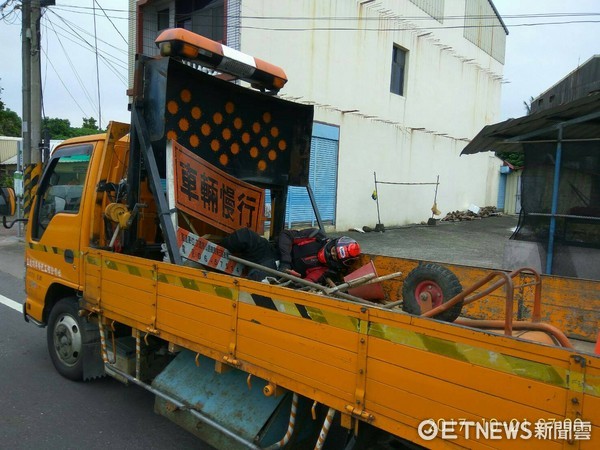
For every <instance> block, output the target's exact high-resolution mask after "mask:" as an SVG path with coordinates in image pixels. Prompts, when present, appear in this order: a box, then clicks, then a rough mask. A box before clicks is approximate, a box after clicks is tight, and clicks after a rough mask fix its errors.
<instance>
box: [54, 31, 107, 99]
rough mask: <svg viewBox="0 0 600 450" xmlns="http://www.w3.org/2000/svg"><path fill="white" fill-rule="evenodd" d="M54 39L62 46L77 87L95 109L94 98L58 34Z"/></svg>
mask: <svg viewBox="0 0 600 450" xmlns="http://www.w3.org/2000/svg"><path fill="white" fill-rule="evenodd" d="M49 23H50V26H51V27H53V24H52V22H49ZM55 34H56V33H55ZM56 39H57V40H58V44H59V45H60V47H61V48H62V51H63V54H64V55H65V58H66V59H67V62H68V63H69V66H70V67H71V71H72V72H73V74H74V75H75V78H76V79H77V83H78V84H79V87H81V90H82V91H83V93H84V94H85V96H86V98H87V99H88V102H89V103H90V105H92V106H93V109H96V105H95V103H94V100H93V99H92V96H91V95H90V93H89V92H88V90H87V88H86V86H85V83H84V82H83V80H82V79H81V77H80V76H79V71H78V70H77V68H76V67H75V64H73V61H72V60H71V57H70V56H69V53H68V52H67V49H66V48H65V47H64V45H63V43H62V40H61V39H60V37H59V36H58V34H56Z"/></svg>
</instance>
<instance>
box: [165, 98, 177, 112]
mask: <svg viewBox="0 0 600 450" xmlns="http://www.w3.org/2000/svg"><path fill="white" fill-rule="evenodd" d="M167 110H168V111H169V112H170V113H171V114H177V111H179V105H178V104H177V102H176V101H175V100H169V103H167Z"/></svg>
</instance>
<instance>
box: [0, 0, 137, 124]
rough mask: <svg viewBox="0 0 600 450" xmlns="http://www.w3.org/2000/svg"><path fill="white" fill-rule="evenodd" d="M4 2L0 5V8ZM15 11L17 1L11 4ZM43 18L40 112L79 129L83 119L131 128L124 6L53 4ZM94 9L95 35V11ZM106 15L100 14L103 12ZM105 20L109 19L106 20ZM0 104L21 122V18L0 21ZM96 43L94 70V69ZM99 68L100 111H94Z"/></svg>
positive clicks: (120, 1)
mask: <svg viewBox="0 0 600 450" xmlns="http://www.w3.org/2000/svg"><path fill="white" fill-rule="evenodd" d="M5 1H6V0H0V5H1V4H3V3H5ZM8 3H11V6H10V7H7V8H5V9H4V11H3V12H4V14H7V12H8V11H11V10H12V9H13V5H14V4H19V5H20V3H21V2H20V1H10V0H9V2H8ZM55 3H56V5H55V6H51V7H48V8H46V11H45V12H44V15H43V18H42V26H41V32H42V38H41V42H42V61H41V71H42V86H43V89H42V90H43V112H44V113H45V115H46V117H50V118H60V119H69V121H70V123H71V126H73V127H80V126H81V125H82V123H83V120H82V119H83V118H84V117H86V118H87V117H94V118H95V119H96V120H97V121H98V120H99V117H100V116H101V117H102V123H101V125H102V127H106V125H107V124H108V121H109V120H117V121H121V122H127V123H128V122H129V121H130V116H129V112H128V111H127V103H128V98H127V95H126V91H127V87H128V81H127V77H128V75H127V73H128V72H127V70H128V69H127V58H128V57H127V39H128V19H127V17H128V16H127V5H128V1H127V0H98V1H97V2H94V1H93V0H68V1H64V0H56V1H55ZM94 4H95V6H96V30H97V34H96V36H95V35H94V15H93V11H94V10H93V7H94ZM103 10H104V11H103ZM107 16H108V18H107ZM0 39H1V41H0V42H3V43H4V44H5V43H7V42H9V43H11V45H4V44H3V45H1V46H0V61H2V63H0V87H1V88H2V89H3V90H2V93H1V94H0V99H2V101H3V102H4V103H5V106H6V107H7V108H10V109H11V110H13V111H15V112H17V114H19V116H21V111H22V109H21V104H22V90H21V60H22V58H21V12H20V10H16V11H15V12H13V13H11V14H8V15H7V16H6V17H5V18H4V20H1V21H0ZM96 40H97V48H98V66H96V52H95V47H96ZM96 67H98V72H99V75H100V76H99V79H100V108H98V83H97V81H96V80H97V76H96V72H97V69H96Z"/></svg>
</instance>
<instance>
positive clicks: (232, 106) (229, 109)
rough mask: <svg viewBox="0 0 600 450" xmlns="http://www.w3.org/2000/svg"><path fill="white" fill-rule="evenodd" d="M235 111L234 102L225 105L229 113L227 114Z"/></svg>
mask: <svg viewBox="0 0 600 450" xmlns="http://www.w3.org/2000/svg"><path fill="white" fill-rule="evenodd" d="M234 110H235V105H234V104H233V102H227V103H225V111H226V112H227V114H231V113H232V112H233V111H234Z"/></svg>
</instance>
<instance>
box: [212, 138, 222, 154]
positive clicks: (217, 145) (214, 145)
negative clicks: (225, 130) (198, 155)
mask: <svg viewBox="0 0 600 450" xmlns="http://www.w3.org/2000/svg"><path fill="white" fill-rule="evenodd" d="M210 148H212V149H213V151H215V152H216V151H219V149H220V148H221V143H220V142H219V141H218V140H217V139H213V140H212V141H210Z"/></svg>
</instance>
